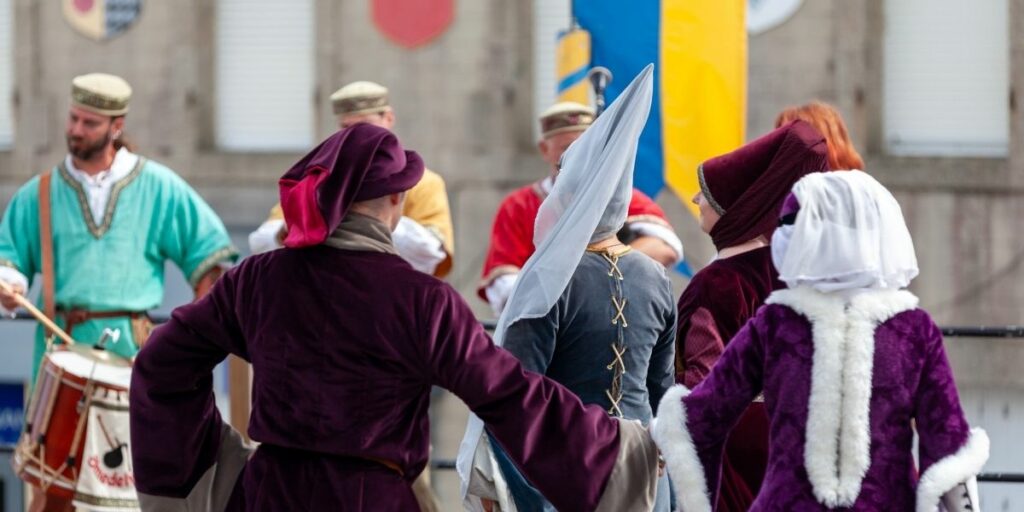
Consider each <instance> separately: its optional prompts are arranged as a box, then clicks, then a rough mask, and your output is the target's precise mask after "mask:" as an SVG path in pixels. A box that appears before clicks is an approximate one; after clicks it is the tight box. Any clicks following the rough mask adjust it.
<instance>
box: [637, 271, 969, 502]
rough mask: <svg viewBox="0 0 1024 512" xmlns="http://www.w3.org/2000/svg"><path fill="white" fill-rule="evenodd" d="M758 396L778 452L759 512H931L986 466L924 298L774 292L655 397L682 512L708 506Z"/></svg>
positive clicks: (659, 433)
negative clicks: (704, 360) (728, 444)
mask: <svg viewBox="0 0 1024 512" xmlns="http://www.w3.org/2000/svg"><path fill="white" fill-rule="evenodd" d="M762 391H763V393H764V400H765V407H766V409H767V411H768V416H769V418H770V427H769V437H770V451H769V460H768V470H767V473H766V475H765V480H764V483H763V485H762V487H761V492H760V493H759V494H758V496H757V499H756V500H755V502H754V504H753V507H752V508H751V510H753V511H804V510H807V511H811V510H857V511H861V510H863V511H869V510H870V511H877V510H908V511H909V510H917V511H919V512H924V511H928V512H931V511H934V510H935V509H936V506H937V505H938V503H939V500H940V498H941V496H942V495H943V494H944V493H945V492H947V491H948V490H950V489H952V488H953V487H954V486H956V485H957V484H958V483H960V482H962V481H964V480H967V479H969V478H971V477H972V476H974V475H976V474H977V473H978V472H979V471H980V470H981V468H982V466H983V465H984V463H985V461H986V460H987V459H988V448H989V446H988V444H989V443H988V437H987V436H986V435H985V432H984V431H983V430H981V429H971V428H970V427H969V426H968V424H967V420H966V419H965V418H964V414H963V410H962V409H961V406H960V400H959V397H958V396H957V391H956V386H955V384H954V382H953V374H952V371H951V369H950V366H949V362H948V361H947V359H946V353H945V350H944V349H943V346H942V335H941V333H940V331H939V329H938V327H937V326H936V325H935V323H934V322H933V321H932V320H931V318H930V317H929V316H928V314H927V313H926V312H924V311H923V310H921V309H918V308H917V298H916V297H914V296H913V295H912V294H910V293H909V292H906V291H890V290H881V291H867V292H863V293H861V294H858V295H855V296H854V297H853V298H852V299H850V300H849V301H847V300H845V299H843V298H842V297H839V296H837V295H833V294H823V293H819V292H816V291H814V290H811V289H809V288H798V289H792V290H780V291H776V292H774V293H773V294H772V295H771V296H770V297H769V298H768V300H767V303H766V305H765V306H764V307H762V308H761V309H760V310H759V311H758V312H757V315H756V316H755V317H754V318H753V319H752V320H751V321H750V322H749V323H748V324H747V325H746V326H745V327H744V328H743V329H742V330H741V331H740V332H739V333H738V334H737V335H736V337H735V338H733V340H732V341H731V342H730V343H729V344H728V346H727V347H726V350H725V352H724V354H723V355H722V358H721V359H720V360H719V362H718V364H717V365H716V366H715V367H714V369H713V370H712V371H711V374H710V375H709V376H708V377H707V379H705V380H704V381H703V382H702V383H701V384H700V385H698V386H696V387H695V388H694V389H693V391H692V392H691V391H689V390H687V389H686V388H685V387H683V386H676V387H674V388H672V389H671V390H669V392H668V393H667V394H666V395H665V397H664V399H663V400H662V402H661V405H660V407H659V416H658V419H657V423H656V427H655V432H654V435H655V439H656V440H657V442H658V444H659V447H660V448H661V450H662V452H663V453H664V456H665V459H666V461H667V463H668V469H669V474H670V475H671V477H672V479H673V482H674V484H675V492H676V495H677V498H678V500H679V501H680V503H681V505H682V509H683V510H685V511H687V512H699V511H710V510H712V507H711V505H710V504H711V503H714V502H715V500H716V498H717V492H718V486H719V481H718V479H719V470H720V466H721V460H722V448H723V445H724V441H725V439H726V436H727V435H728V433H729V431H730V429H731V428H732V427H733V425H735V423H736V421H737V420H738V419H739V417H740V415H741V414H742V412H743V411H744V410H745V409H746V407H747V405H748V404H749V403H750V401H751V400H752V399H753V398H754V397H755V396H757V395H758V393H761V392H762ZM915 423H916V428H917V432H918V434H919V437H920V442H919V446H918V449H919V454H920V470H921V477H920V479H918V477H917V472H916V470H915V465H914V459H913V454H912V443H913V433H914V425H915Z"/></svg>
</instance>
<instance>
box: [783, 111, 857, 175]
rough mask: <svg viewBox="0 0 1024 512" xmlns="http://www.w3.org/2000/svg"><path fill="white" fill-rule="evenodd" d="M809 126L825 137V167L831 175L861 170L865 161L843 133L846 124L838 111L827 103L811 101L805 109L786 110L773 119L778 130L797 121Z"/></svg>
mask: <svg viewBox="0 0 1024 512" xmlns="http://www.w3.org/2000/svg"><path fill="white" fill-rule="evenodd" d="M798 119H799V120H801V121H806V122H808V123H810V125H811V126H813V127H814V128H815V129H816V130H818V133H821V134H822V135H824V136H825V141H826V143H827V144H828V166H829V169H830V170H833V171H848V170H850V169H859V170H862V171H863V170H864V160H863V159H861V157H860V154H859V153H857V149H856V148H854V147H853V141H851V140H850V135H849V132H847V130H846V123H844V122H843V116H842V115H840V114H839V111H838V110H836V109H835V107H833V106H832V105H829V104H828V103H823V102H821V101H812V102H810V103H808V104H806V105H800V106H797V107H788V108H786V109H785V110H783V111H782V112H780V113H779V117H777V118H775V127H776V128H778V127H780V126H782V125H784V124H786V123H788V122H790V121H796V120H798Z"/></svg>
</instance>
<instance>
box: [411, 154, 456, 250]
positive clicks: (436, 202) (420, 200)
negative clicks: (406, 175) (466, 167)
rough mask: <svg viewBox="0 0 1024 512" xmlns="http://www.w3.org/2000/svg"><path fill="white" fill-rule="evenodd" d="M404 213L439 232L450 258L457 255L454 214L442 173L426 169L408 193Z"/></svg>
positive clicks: (436, 232)
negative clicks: (453, 227) (449, 206)
mask: <svg viewBox="0 0 1024 512" xmlns="http://www.w3.org/2000/svg"><path fill="white" fill-rule="evenodd" d="M402 214H403V215H405V216H406V217H409V218H410V219H412V220H414V221H416V222H418V223H419V224H420V225H422V226H423V227H425V228H427V229H429V230H431V231H433V232H434V233H435V234H437V235H438V237H440V238H441V244H442V245H444V251H445V252H446V253H448V257H449V259H450V258H451V257H453V256H454V255H455V237H454V235H453V230H452V214H451V211H450V210H449V208H448V192H447V191H446V190H445V186H444V178H442V177H441V175H439V174H437V173H436V172H433V171H431V170H430V169H426V170H424V172H423V178H422V179H421V180H420V182H419V183H417V184H416V186H415V187H413V188H411V189H409V192H408V193H407V194H406V196H405V210H404V211H403V212H402Z"/></svg>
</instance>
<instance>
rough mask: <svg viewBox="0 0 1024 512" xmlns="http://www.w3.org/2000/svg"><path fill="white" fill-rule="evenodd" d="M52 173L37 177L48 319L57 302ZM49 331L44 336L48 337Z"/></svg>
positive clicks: (45, 311) (53, 311)
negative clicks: (51, 207) (55, 293)
mask: <svg viewBox="0 0 1024 512" xmlns="http://www.w3.org/2000/svg"><path fill="white" fill-rule="evenodd" d="M52 178H53V173H52V172H50V171H47V172H45V173H43V175H42V176H40V177H39V245H40V248H41V251H42V273H43V313H45V314H46V316H47V317H49V318H55V317H56V315H57V302H56V297H54V278H55V276H54V272H53V227H52V225H51V222H50V217H51V215H50V210H51V209H50V183H51V181H52ZM50 334H52V333H50V332H49V331H47V332H46V335H47V336H49V335H50Z"/></svg>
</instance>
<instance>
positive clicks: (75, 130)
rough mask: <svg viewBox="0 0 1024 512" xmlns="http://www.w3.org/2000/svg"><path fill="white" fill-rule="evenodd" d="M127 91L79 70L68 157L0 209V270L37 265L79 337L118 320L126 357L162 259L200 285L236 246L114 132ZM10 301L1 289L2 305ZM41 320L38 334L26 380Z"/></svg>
mask: <svg viewBox="0 0 1024 512" xmlns="http://www.w3.org/2000/svg"><path fill="white" fill-rule="evenodd" d="M130 97H131V87H130V86H129V85H128V83H127V82H125V81H124V80H123V79H121V78H119V77H116V76H113V75H108V74H103V73H92V74H88V75H83V76H79V77H76V78H75V79H74V80H73V81H72V83H71V107H70V110H69V112H68V118H67V125H66V129H65V136H66V138H67V146H68V155H67V157H66V158H65V159H64V160H63V161H62V162H60V163H59V164H57V165H56V166H55V167H54V168H53V169H52V170H47V171H46V172H44V173H42V174H41V175H40V176H36V177H34V178H32V179H31V180H29V182H28V183H26V184H25V185H23V186H22V187H21V189H19V190H18V192H17V193H16V194H15V195H14V197H13V199H11V202H10V204H8V205H7V210H6V212H5V213H4V216H3V219H2V221H0V280H3V281H5V282H7V283H8V284H9V285H11V287H12V288H13V289H14V290H16V291H17V292H19V293H25V291H26V290H27V289H28V288H29V282H30V280H31V279H32V278H33V277H34V276H35V274H36V273H40V274H42V276H43V277H42V279H43V288H42V289H43V292H42V297H41V300H40V302H41V303H42V304H43V305H44V308H43V309H44V310H45V311H46V312H47V314H48V315H49V316H51V317H52V318H54V319H55V320H56V322H57V324H58V325H60V326H61V327H62V328H63V329H64V330H66V331H68V332H69V333H70V334H71V336H72V337H74V338H75V340H77V341H80V342H82V343H87V344H92V343H95V342H96V341H97V340H99V339H100V337H101V333H102V332H103V331H104V329H108V328H109V329H116V330H118V331H120V337H119V338H118V339H117V340H116V341H114V340H111V341H110V342H109V343H108V344H107V349H108V350H111V351H113V352H115V353H117V354H119V355H122V356H125V357H132V356H134V355H135V353H136V352H137V351H138V349H139V347H140V346H141V345H142V343H143V342H144V341H145V338H146V336H148V334H149V330H150V327H151V324H150V322H149V319H148V317H147V316H146V311H147V310H149V309H152V308H155V307H157V306H159V305H160V303H161V301H162V300H163V294H164V286H163V282H164V264H165V261H166V260H171V261H173V262H174V263H175V264H176V265H177V266H178V268H180V269H181V270H182V272H183V273H184V274H185V276H186V277H187V278H188V280H189V283H190V284H191V285H192V287H193V289H194V290H195V293H196V295H197V296H200V295H203V294H205V293H206V291H208V290H209V289H210V287H211V286H212V285H213V283H214V281H216V280H217V278H218V277H219V276H220V275H221V273H223V271H224V269H225V267H226V266H227V265H230V264H231V262H233V261H234V260H235V259H236V257H237V251H236V250H235V248H234V247H232V245H231V241H230V239H229V238H228V234H227V231H226V230H225V229H224V224H223V223H222V222H221V220H220V219H219V218H218V217H217V215H216V214H215V213H214V212H213V210H212V209H211V208H210V207H209V206H208V205H207V204H206V203H205V202H204V201H203V200H202V199H201V198H200V197H199V195H198V194H197V193H196V192H195V191H194V190H192V188H191V187H189V186H188V184H186V183H185V181H184V180H182V179H181V178H180V177H179V176H178V175H176V174H175V173H174V172H173V171H171V170H170V169H168V168H167V167H164V166H163V165H160V164H158V163H156V162H153V161H152V160H149V159H147V158H145V157H142V156H139V155H136V154H133V153H131V152H130V151H129V150H128V149H127V148H124V147H122V145H121V144H120V143H119V141H118V139H119V138H120V137H121V136H122V134H123V132H124V123H125V118H124V116H125V114H126V113H127V112H128V101H129V99H130ZM44 219H48V220H49V222H46V221H45V220H44ZM16 305H17V303H16V302H15V299H14V297H13V296H11V295H8V294H6V293H3V292H0V307H2V309H3V312H4V313H10V311H11V310H13V309H14V308H15V307H16ZM43 331H44V329H43V328H42V326H40V327H39V329H38V330H37V334H36V345H35V357H34V361H33V371H32V374H33V380H35V374H36V372H37V371H38V368H39V363H40V360H41V359H42V356H43V353H44V351H45V347H46V345H45V343H44V335H45V333H44V332H43ZM41 496H43V495H42V493H40V492H37V493H36V498H37V499H35V500H33V501H35V502H36V503H34V506H33V509H34V510H35V509H38V510H65V509H70V502H64V503H57V504H55V503H53V500H54V498H53V497H52V496H49V497H48V500H42V499H38V498H39V497H41ZM44 502H46V503H45V504H44ZM42 507H45V508H42Z"/></svg>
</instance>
